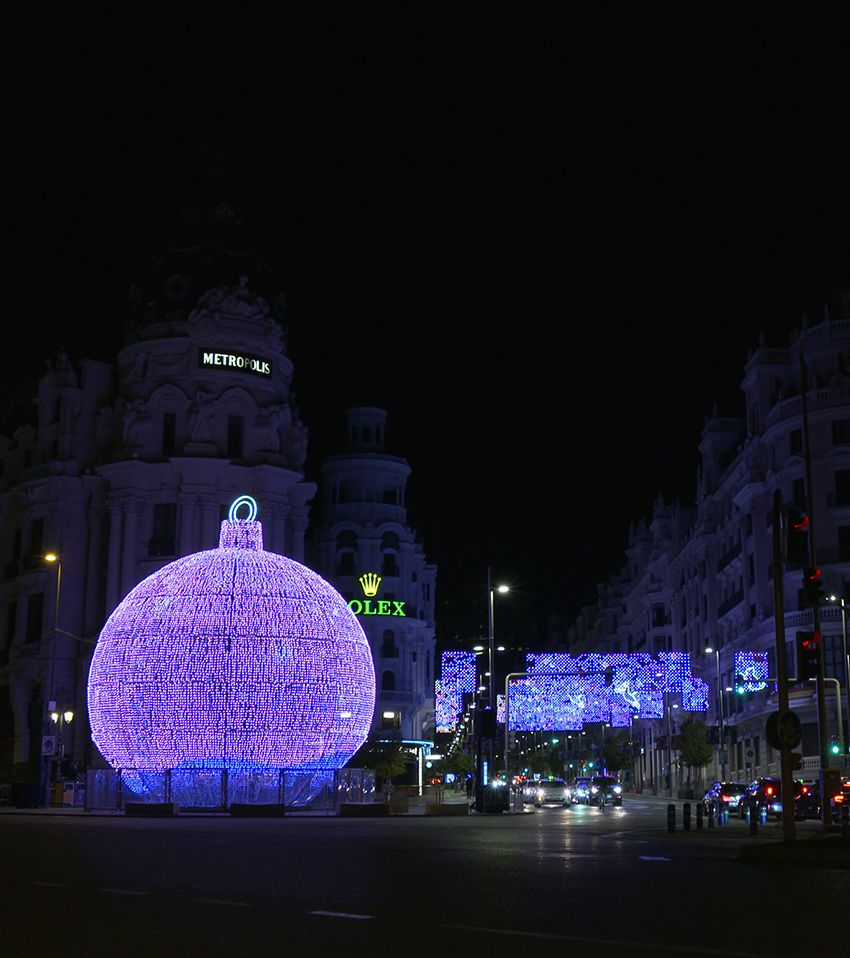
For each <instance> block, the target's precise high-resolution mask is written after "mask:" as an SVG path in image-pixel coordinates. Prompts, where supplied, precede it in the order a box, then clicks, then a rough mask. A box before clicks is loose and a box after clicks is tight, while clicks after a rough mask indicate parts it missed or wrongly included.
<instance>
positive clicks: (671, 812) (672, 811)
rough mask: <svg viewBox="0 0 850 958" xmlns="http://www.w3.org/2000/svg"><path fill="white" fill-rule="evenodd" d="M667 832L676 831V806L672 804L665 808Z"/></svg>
mask: <svg viewBox="0 0 850 958" xmlns="http://www.w3.org/2000/svg"><path fill="white" fill-rule="evenodd" d="M667 831H668V832H675V831H676V806H675V805H673V804H670V805H668V806H667Z"/></svg>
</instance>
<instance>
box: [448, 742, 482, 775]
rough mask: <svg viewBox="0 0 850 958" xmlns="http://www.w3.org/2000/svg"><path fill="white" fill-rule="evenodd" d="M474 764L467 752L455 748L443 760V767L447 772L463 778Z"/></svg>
mask: <svg viewBox="0 0 850 958" xmlns="http://www.w3.org/2000/svg"><path fill="white" fill-rule="evenodd" d="M474 764H475V763H474V762H473V760H472V756H471V755H470V754H469V752H462V751H461V750H460V749H457V750H456V751H454V752H452V754H451V755H449V757H448V758H447V759H446V760H445V762H444V765H443V767H444V768H445V770H446V771H447V772H451V773H452V774H453V775H457V776H458V777H459V778H465V777H466V776H467V774H468V773H469V772H471V771H472V769H473V766H474Z"/></svg>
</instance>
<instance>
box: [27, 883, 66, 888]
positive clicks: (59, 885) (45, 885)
mask: <svg viewBox="0 0 850 958" xmlns="http://www.w3.org/2000/svg"><path fill="white" fill-rule="evenodd" d="M30 884H32V885H41V886H42V888H67V887H68V886H67V884H66V883H65V882H59V881H34V882H30Z"/></svg>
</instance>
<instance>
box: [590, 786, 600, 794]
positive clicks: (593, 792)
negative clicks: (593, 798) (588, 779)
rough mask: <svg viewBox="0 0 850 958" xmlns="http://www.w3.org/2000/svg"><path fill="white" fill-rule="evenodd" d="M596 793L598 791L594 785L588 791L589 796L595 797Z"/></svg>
mask: <svg viewBox="0 0 850 958" xmlns="http://www.w3.org/2000/svg"><path fill="white" fill-rule="evenodd" d="M598 791H599V789H598V788H597V787H596V786H595V785H594V786H593V788H591V790H590V794H591V795H595V794H596V793H597V792H598Z"/></svg>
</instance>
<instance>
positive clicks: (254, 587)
mask: <svg viewBox="0 0 850 958" xmlns="http://www.w3.org/2000/svg"><path fill="white" fill-rule="evenodd" d="M243 505H247V506H248V509H249V517H248V518H247V519H238V518H237V512H238V511H239V510H240V509H241V508H242V506H243ZM255 518H256V504H255V503H254V501H253V500H252V499H250V498H249V497H247V496H243V497H240V499H237V500H236V502H234V504H233V506H231V509H230V518H229V520H226V521H224V522H222V524H221V534H220V540H219V548H218V549H210V550H208V551H206V552H196V553H194V554H193V555H189V556H185V557H184V558H182V559H177V560H176V561H175V562H172V563H170V564H169V565H166V566H164V567H163V568H161V569H159V570H158V571H157V572H154V573H153V574H152V575H150V576H148V578H147V579H144V580H143V581H142V582H140V583H139V584H138V585H137V586H136V587H135V588H134V589H133V590H132V591H131V592H130V593H129V594H128V595H127V597H126V598H125V599H124V600H123V602H121V603H120V604H119V605H118V606H117V608H116V609H115V611H114V612H113V613H112V615H111V616H110V617H109V619H108V621H107V623H106V625H105V626H104V628H103V631H102V632H101V634H100V639H99V641H98V644H97V646H96V648H95V652H94V656H93V658H92V663H91V669H90V672H89V681H88V709H89V719H90V723H91V729H92V739H93V740H94V743H95V745H97V747H98V749H99V750H100V752H101V754H102V755H103V756H104V758H105V759H106V760H107V761H108V762H109V763H110V764H111V765H112V766H113V767H115V768H124V769H139V770H150V771H162V770H165V769H178V768H226V769H230V770H234V771H236V770H242V771H250V770H262V769H299V770H304V771H318V770H330V769H336V768H341V767H342V766H343V765H345V763H346V762H347V761H348V760H349V759H350V758H351V756H352V755H353V754H354V753H355V752H356V751H357V749H358V748H359V747H360V746H361V745H362V744H363V742H364V741H365V740H366V737H367V735H368V733H369V728H370V725H371V722H372V714H373V711H374V707H375V667H374V663H373V661H372V653H371V649H370V647H369V641H368V639H367V638H366V635H365V633H364V632H363V629H362V627H361V625H360V623H359V622H358V621H357V617H356V616H355V615H354V613H353V612H352V611H351V610H350V609H349V608H348V605H347V604H346V601H345V599H344V598H343V596H342V595H340V593H339V592H337V591H336V589H334V588H333V586H331V585H330V584H329V583H328V582H326V581H325V580H324V579H323V578H322V577H321V576H319V575H317V574H316V573H315V572H313V571H312V570H311V569H308V568H307V567H306V566H304V565H301V564H300V563H298V562H295V561H294V560H292V559H288V558H286V557H284V556H281V555H277V554H276V553H273V552H265V551H264V550H263V531H262V525H261V524H260V523H259V522H257V521H255Z"/></svg>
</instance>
